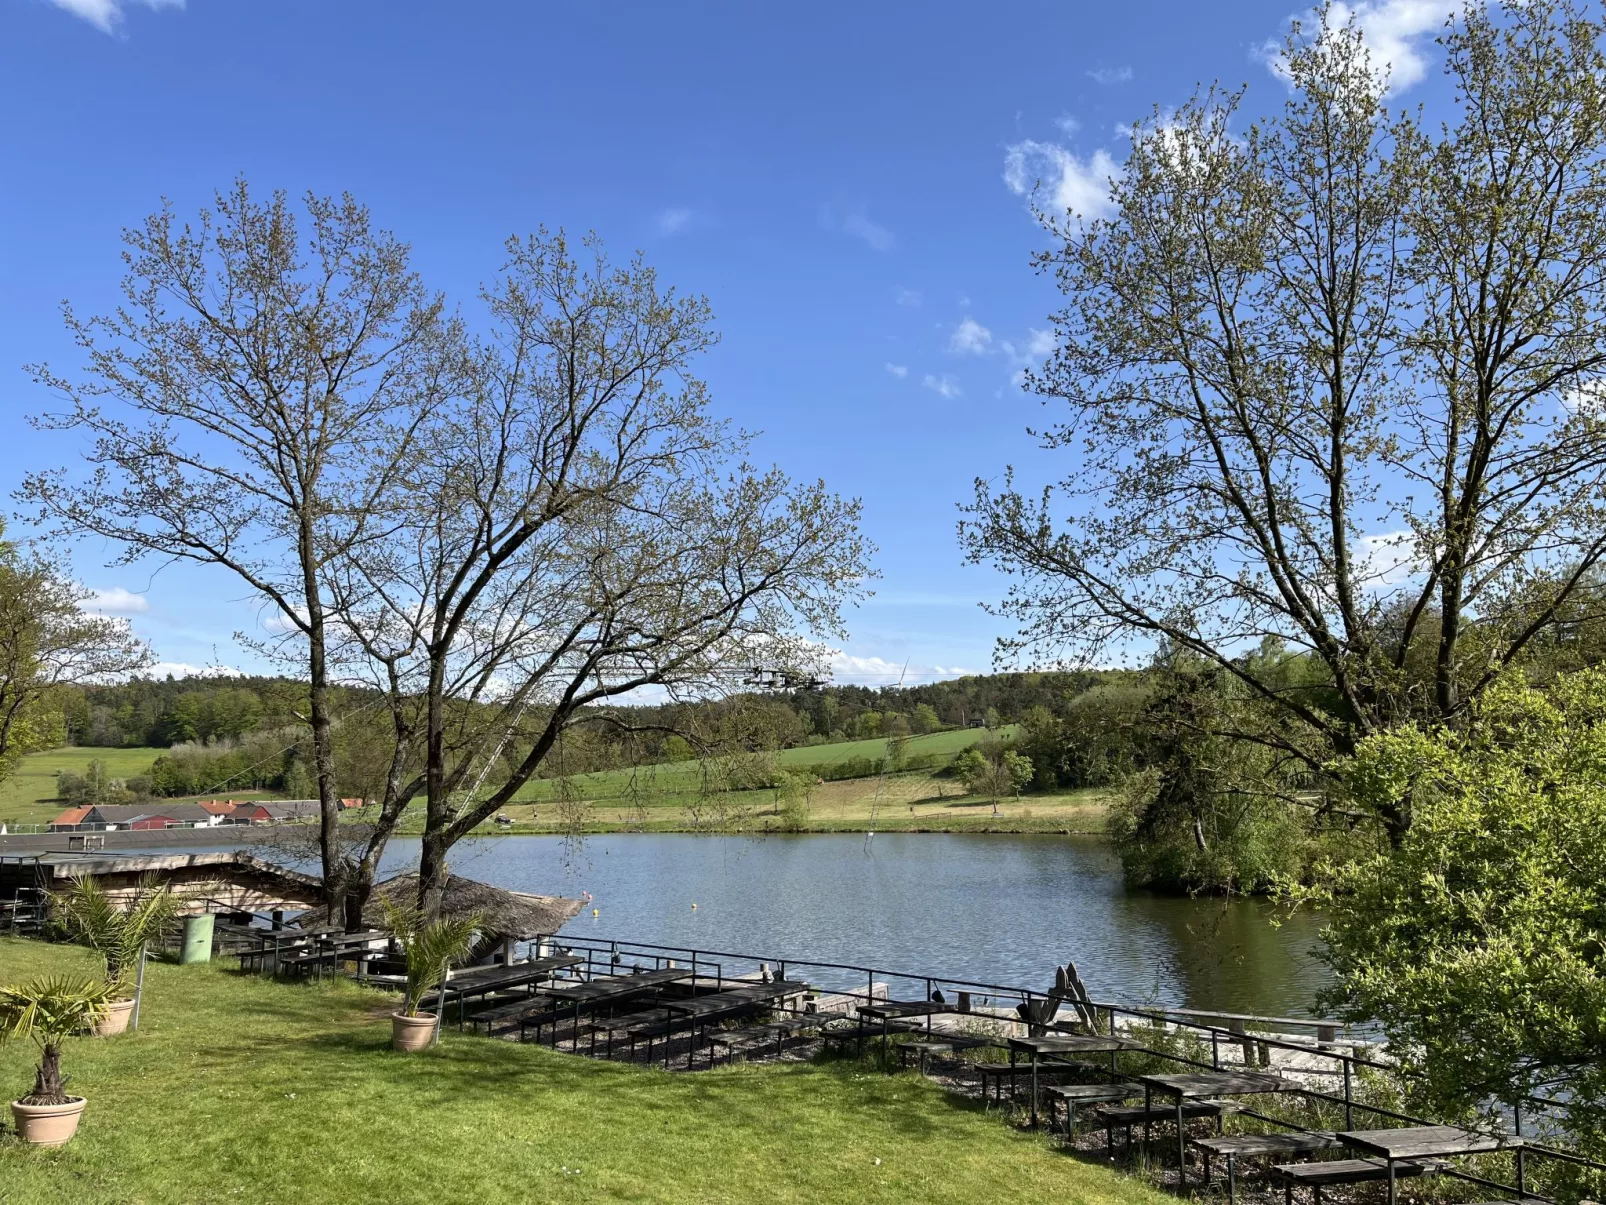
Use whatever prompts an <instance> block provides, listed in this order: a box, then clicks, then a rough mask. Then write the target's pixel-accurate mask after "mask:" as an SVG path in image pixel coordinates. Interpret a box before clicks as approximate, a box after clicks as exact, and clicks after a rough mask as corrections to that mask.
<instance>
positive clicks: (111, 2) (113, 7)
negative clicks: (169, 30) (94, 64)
mask: <svg viewBox="0 0 1606 1205" xmlns="http://www.w3.org/2000/svg"><path fill="white" fill-rule="evenodd" d="M50 2H51V3H52V4H54V5H55V6H56V7H57V8H60V9H64V10H66V11H67V12H70V13H71V14H72V15H73V16H75V17H82V18H83V19H84V20H85V21H88V22H89V23H90V24H91V25H93V26H94V27H95V28H96V29H98V30H100V31H101V32H102V33H115V32H116V31H117V27H118V25H120V24H122V20H123V9H125V8H127V7H128V5H129V4H130V3H134V4H138V5H140V6H141V7H143V8H148V9H151V10H152V11H160V10H162V9H164V8H183V7H184V0H50Z"/></svg>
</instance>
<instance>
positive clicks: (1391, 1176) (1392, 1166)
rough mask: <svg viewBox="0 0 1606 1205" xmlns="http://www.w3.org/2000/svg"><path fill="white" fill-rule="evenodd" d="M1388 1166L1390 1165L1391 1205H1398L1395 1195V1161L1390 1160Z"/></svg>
mask: <svg viewBox="0 0 1606 1205" xmlns="http://www.w3.org/2000/svg"><path fill="white" fill-rule="evenodd" d="M1388 1165H1389V1205H1396V1201H1395V1195H1394V1160H1393V1158H1390V1159H1389V1160H1388Z"/></svg>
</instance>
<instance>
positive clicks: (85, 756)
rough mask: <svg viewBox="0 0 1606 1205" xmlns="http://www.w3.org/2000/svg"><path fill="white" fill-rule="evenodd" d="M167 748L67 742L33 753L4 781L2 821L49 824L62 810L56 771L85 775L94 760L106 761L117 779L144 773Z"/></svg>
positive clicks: (0, 808)
mask: <svg viewBox="0 0 1606 1205" xmlns="http://www.w3.org/2000/svg"><path fill="white" fill-rule="evenodd" d="M165 752H167V750H165V749H151V748H134V749H102V748H93V747H90V746H80V745H64V746H63V747H62V748H60V749H49V750H46V751H45V752H43V753H30V754H28V755H27V756H25V757H23V758H22V759H20V760H19V761H18V763H17V768H16V769H15V770H13V771H12V772H11V774H10V775H9V776H8V777H7V778H6V779H5V781H4V782H0V820H9V821H16V822H18V823H22V824H46V823H48V822H49V821H51V820H53V819H54V818H55V816H56V814H57V813H58V812H60V811H61V809H62V807H63V804H61V803H60V802H59V801H58V800H57V799H56V774H57V773H58V772H59V771H61V770H71V771H73V772H75V773H78V774H82V773H83V772H84V771H85V770H86V769H87V768H88V767H89V763H90V762H92V761H96V760H99V761H103V762H105V763H106V769H107V771H108V772H109V773H110V774H111V776H112V777H113V778H130V777H132V776H133V775H135V774H143V773H145V772H146V771H147V770H149V769H150V768H151V763H152V762H153V761H155V760H156V759H157V757H158V756H160V755H161V754H163V753H165Z"/></svg>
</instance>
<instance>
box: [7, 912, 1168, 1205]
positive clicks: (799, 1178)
mask: <svg viewBox="0 0 1606 1205" xmlns="http://www.w3.org/2000/svg"><path fill="white" fill-rule="evenodd" d="M92 967H93V959H92V956H91V955H90V954H89V952H88V951H86V950H82V949H79V948H76V947H71V946H59V945H47V944H45V943H41V942H33V941H21V940H14V939H0V982H13V981H18V980H22V979H26V978H28V977H31V976H33V975H37V974H41V973H46V972H52V971H64V970H71V971H75V972H79V973H88V972H90V971H91V970H92ZM394 1007H395V997H394V996H390V995H382V994H380V993H377V992H375V991H373V990H370V989H364V988H359V987H356V986H354V985H353V984H351V983H349V982H346V981H334V982H328V983H325V984H311V983H308V984H287V983H282V982H275V981H273V980H270V979H262V978H255V977H246V976H241V975H239V974H237V973H234V972H230V971H225V970H222V969H221V968H220V967H218V966H205V965H197V966H189V967H178V966H172V965H168V964H166V963H159V962H157V963H152V964H151V965H150V967H149V969H148V971H147V977H146V996H145V1000H144V1004H143V1006H142V1011H141V1018H140V1030H139V1032H138V1033H137V1034H130V1035H125V1036H122V1037H118V1038H112V1039H102V1040H98V1041H80V1042H77V1043H74V1045H73V1047H72V1048H71V1049H70V1050H69V1051H68V1052H67V1065H68V1070H69V1071H70V1072H71V1073H72V1074H73V1076H74V1081H73V1088H74V1090H75V1091H78V1092H81V1093H82V1094H84V1095H85V1096H87V1097H88V1098H89V1107H88V1110H87V1111H86V1113H85V1115H84V1120H83V1124H82V1127H81V1129H80V1131H79V1134H78V1137H76V1138H75V1139H74V1140H73V1142H72V1143H71V1144H70V1145H69V1146H67V1147H64V1148H61V1149H59V1150H54V1151H44V1150H30V1149H26V1148H24V1147H22V1146H21V1144H19V1143H16V1142H15V1141H12V1140H10V1139H0V1185H3V1186H4V1187H3V1189H0V1193H3V1194H5V1195H7V1197H8V1198H9V1199H15V1200H17V1201H27V1202H30V1205H102V1203H106V1205H110V1203H111V1202H126V1201H131V1200H137V1201H141V1202H145V1203H147V1205H191V1203H192V1202H196V1201H225V1200H236V1199H238V1200H247V1201H251V1202H261V1203H263V1205H274V1203H284V1205H322V1203H324V1202H328V1203H330V1205H334V1203H337V1202H346V1201H350V1200H355V1199H363V1200H373V1201H403V1200H406V1201H413V1200H418V1201H422V1200H436V1199H441V1197H442V1194H443V1192H444V1193H445V1196H446V1197H447V1198H449V1199H452V1200H458V1199H461V1200H473V1201H476V1202H481V1203H483V1205H496V1203H498V1202H510V1203H511V1202H525V1201H531V1200H540V1201H552V1202H594V1201H666V1202H668V1201H709V1202H737V1201H750V1200H752V1199H753V1196H754V1186H756V1185H762V1186H763V1187H762V1195H763V1198H764V1199H765V1200H767V1201H774V1202H777V1203H778V1205H782V1203H786V1202H800V1203H801V1202H815V1201H827V1200H829V1201H840V1202H845V1203H849V1205H852V1203H866V1205H868V1203H870V1202H903V1201H911V1200H920V1201H929V1202H934V1203H936V1202H952V1203H954V1205H970V1203H972V1202H975V1201H982V1200H995V1199H1001V1198H1008V1199H1016V1200H1026V1199H1054V1200H1059V1199H1070V1200H1074V1201H1078V1202H1081V1203H1083V1205H1160V1203H1161V1202H1162V1201H1163V1200H1165V1199H1166V1198H1164V1197H1163V1196H1162V1195H1161V1194H1160V1193H1158V1192H1156V1191H1154V1190H1152V1189H1150V1188H1149V1187H1147V1186H1146V1185H1145V1184H1143V1183H1142V1182H1141V1181H1139V1180H1137V1179H1133V1178H1130V1177H1126V1176H1123V1175H1120V1174H1118V1173H1116V1172H1115V1171H1113V1170H1111V1169H1108V1168H1104V1167H1100V1166H1097V1165H1094V1164H1090V1163H1086V1162H1082V1161H1080V1160H1077V1159H1074V1158H1068V1157H1066V1156H1065V1155H1064V1154H1061V1153H1059V1152H1057V1151H1055V1150H1054V1149H1052V1147H1051V1145H1050V1143H1049V1142H1048V1140H1047V1139H1046V1138H1043V1137H1037V1136H1033V1135H1030V1134H1027V1133H1023V1132H1020V1131H1018V1130H1016V1129H1014V1128H1013V1127H1011V1126H1009V1125H1008V1124H1006V1123H1005V1122H1004V1121H1003V1120H1001V1119H1000V1115H999V1114H997V1113H992V1114H987V1113H983V1112H982V1111H981V1109H980V1108H979V1107H978V1106H976V1105H975V1104H973V1103H971V1102H966V1101H960V1100H956V1099H955V1098H952V1097H950V1096H949V1095H947V1094H946V1093H944V1092H943V1091H942V1090H941V1089H939V1088H938V1087H936V1086H935V1085H933V1084H931V1083H930V1082H928V1081H926V1080H925V1079H924V1078H923V1077H921V1076H919V1075H918V1074H916V1073H913V1072H910V1073H905V1074H900V1075H885V1074H882V1073H881V1072H880V1071H877V1070H872V1069H871V1068H869V1067H868V1066H866V1065H864V1064H860V1063H857V1062H853V1061H841V1062H824V1063H819V1064H809V1063H795V1064H781V1065H759V1064H750V1065H738V1066H735V1067H731V1068H718V1069H716V1070H714V1071H710V1072H699V1073H698V1074H696V1075H682V1074H675V1073H668V1072H664V1071H661V1070H658V1069H649V1068H643V1067H636V1066H625V1065H621V1064H616V1063H609V1062H604V1061H601V1060H591V1059H581V1058H575V1057H573V1056H570V1055H563V1054H554V1053H552V1052H551V1051H548V1050H545V1049H542V1048H541V1047H539V1046H535V1045H521V1044H515V1043H509V1042H505V1041H502V1040H499V1039H492V1038H481V1037H472V1036H467V1035H459V1034H457V1033H455V1032H452V1031H448V1032H447V1033H446V1034H444V1035H443V1038H442V1042H441V1045H440V1046H439V1047H438V1048H435V1049H432V1050H428V1051H425V1052H422V1053H420V1054H414V1055H398V1054H395V1053H393V1052H392V1051H390V1049H389V1046H388V1043H389V1036H390V1027H389V1023H388V1014H389V1012H390V1011H391V1010H392V1009H393V1008H394ZM31 1055H32V1051H31V1049H24V1048H22V1047H19V1046H15V1045H13V1046H10V1047H0V1081H3V1082H4V1083H5V1084H6V1085H8V1086H16V1087H18V1088H19V1089H25V1088H26V1085H27V1081H28V1079H29V1077H30V1075H31V1072H30V1070H29V1068H30V1066H31V1061H30V1060H31ZM266 1135H270V1136H271V1140H268V1141H263V1140H262V1138H263V1136H266ZM487 1136H494V1141H493V1142H491V1143H490V1145H487ZM447 1185H449V1186H450V1188H449V1189H447V1188H446V1187H445V1186H447Z"/></svg>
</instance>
